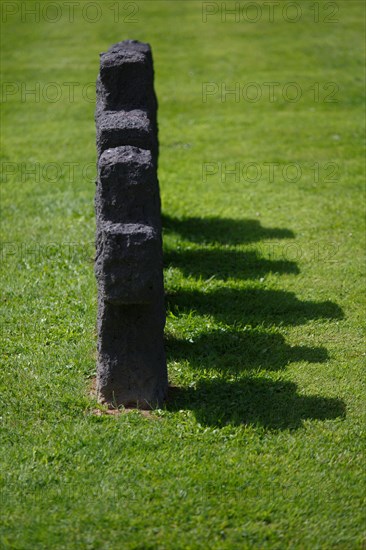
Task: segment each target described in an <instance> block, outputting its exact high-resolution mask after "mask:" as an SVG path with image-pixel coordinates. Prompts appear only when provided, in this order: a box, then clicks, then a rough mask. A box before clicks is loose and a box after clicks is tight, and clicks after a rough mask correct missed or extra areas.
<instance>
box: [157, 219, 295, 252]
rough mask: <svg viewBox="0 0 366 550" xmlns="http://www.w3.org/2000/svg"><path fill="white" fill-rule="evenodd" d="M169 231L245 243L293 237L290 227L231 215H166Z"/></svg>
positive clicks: (202, 239) (204, 241) (185, 236)
mask: <svg viewBox="0 0 366 550" xmlns="http://www.w3.org/2000/svg"><path fill="white" fill-rule="evenodd" d="M162 219H163V227H164V230H165V231H168V232H174V233H178V234H179V235H180V236H181V238H182V239H185V240H188V241H191V242H194V243H200V244H209V243H211V244H214V243H218V244H230V245H235V244H245V243H253V242H257V241H263V240H266V239H293V238H294V236H295V235H294V233H293V231H291V230H290V229H282V228H277V227H262V226H261V224H260V222H259V221H258V220H233V219H230V218H217V217H207V218H193V217H192V218H185V219H178V218H173V217H171V216H168V215H166V214H164V215H163V218H162Z"/></svg>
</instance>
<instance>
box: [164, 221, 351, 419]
mask: <svg viewBox="0 0 366 550" xmlns="http://www.w3.org/2000/svg"><path fill="white" fill-rule="evenodd" d="M163 223H164V227H165V229H166V230H167V231H168V232H169V231H173V232H175V233H178V234H179V235H180V236H181V238H183V239H186V240H190V241H192V242H195V243H201V244H206V245H207V244H217V243H218V244H230V245H235V244H242V243H250V242H256V241H261V240H264V239H273V238H275V239H282V238H292V237H294V234H293V232H292V231H290V230H288V229H278V228H264V227H261V225H260V224H259V222H258V221H257V220H229V219H218V218H206V219H204V218H203V219H201V218H189V219H186V220H178V219H174V218H171V217H167V216H165V217H164V219H163ZM165 262H166V264H168V265H174V266H176V267H179V268H180V269H181V271H182V272H183V273H184V274H185V275H186V276H191V275H193V276H196V277H201V276H202V277H204V278H207V277H212V276H214V277H215V278H216V279H221V280H225V279H228V278H233V279H243V278H253V279H255V278H259V277H261V276H262V275H263V274H265V273H266V272H269V271H272V272H277V273H294V274H296V273H298V272H299V269H298V267H297V265H296V263H295V262H289V261H287V260H284V261H274V260H267V259H264V258H261V257H259V256H258V255H257V254H256V253H255V252H253V251H245V252H243V251H237V250H225V249H221V250H220V249H218V250H217V249H212V248H207V247H206V248H204V247H203V248H202V249H200V250H197V249H195V250H189V249H187V248H186V249H184V248H183V249H181V250H178V251H168V252H167V253H166V254H165ZM167 302H168V303H167V306H168V310H170V311H171V312H172V313H173V314H174V315H176V316H179V315H181V314H182V313H183V314H189V313H190V312H192V311H195V312H196V313H197V314H199V315H212V316H214V317H215V319H216V320H217V321H219V322H221V323H222V324H223V326H226V327H227V326H230V325H231V328H229V329H225V328H223V329H222V330H221V331H220V330H216V331H213V332H209V333H207V334H203V335H200V336H198V337H196V338H193V339H190V340H188V341H187V340H185V341H183V340H169V339H168V341H167V356H168V359H170V360H182V359H185V360H188V361H189V364H190V365H191V366H192V367H193V368H197V369H200V370H205V369H206V370H207V369H215V370H216V372H217V373H219V374H220V375H221V376H222V379H221V380H220V379H215V380H200V381H199V383H198V385H197V386H196V388H175V391H174V393H173V397H171V399H170V400H169V402H168V408H169V409H170V410H179V409H182V408H191V409H192V410H194V412H195V415H196V417H197V419H198V421H199V422H200V423H202V424H206V425H212V426H219V427H222V426H225V425H227V424H233V425H239V424H252V425H261V426H263V427H266V428H269V429H296V428H299V427H300V426H301V424H302V422H303V420H304V419H319V420H324V419H326V418H336V417H342V416H344V415H345V406H344V403H343V402H342V401H341V400H339V399H329V398H325V397H320V396H301V395H298V394H297V391H296V385H295V384H293V383H291V382H282V381H280V382H278V381H271V380H268V379H263V378H261V379H260V378H249V377H248V375H244V378H243V371H244V372H245V371H247V372H248V371H253V370H258V369H260V370H279V369H282V368H284V367H286V365H288V364H289V363H290V362H291V361H307V362H323V361H326V360H327V359H328V353H327V350H326V349H325V348H321V347H305V346H292V347H291V346H288V345H287V344H286V342H285V339H284V338H283V336H282V335H281V334H278V333H274V332H273V327H275V326H276V325H294V326H295V325H299V324H302V323H306V322H307V321H309V320H312V319H341V318H343V311H342V309H341V308H340V307H339V306H338V305H337V304H335V303H333V302H330V301H323V302H314V301H311V300H306V301H302V300H299V299H298V298H297V297H296V295H295V294H294V293H292V292H287V291H283V290H268V289H260V288H253V289H250V288H245V289H238V288H229V287H222V288H217V287H216V288H214V289H212V290H208V291H198V290H187V289H182V290H180V291H179V292H176V293H170V294H168V295H167ZM248 326H250V327H251V328H250V330H248V329H247V327H248ZM264 327H267V328H268V329H269V327H271V330H270V331H269V330H267V331H266V330H265V328H264ZM228 374H229V375H230V376H235V375H238V378H237V380H236V381H228V380H227V379H225V377H226V375H228Z"/></svg>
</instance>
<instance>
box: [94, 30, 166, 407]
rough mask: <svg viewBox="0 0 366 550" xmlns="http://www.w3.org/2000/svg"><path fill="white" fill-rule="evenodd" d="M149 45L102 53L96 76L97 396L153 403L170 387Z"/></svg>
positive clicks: (118, 402)
mask: <svg viewBox="0 0 366 550" xmlns="http://www.w3.org/2000/svg"><path fill="white" fill-rule="evenodd" d="M153 78H154V72H153V63H152V55H151V50H150V47H149V45H148V44H141V43H139V42H135V41H130V40H127V41H125V42H119V43H118V44H116V45H114V46H112V47H111V48H110V50H109V51H108V52H107V53H104V54H101V60H100V74H99V76H98V80H97V108H96V127H97V151H98V177H97V190H96V196H95V207H96V217H97V235H96V248H97V253H96V260H95V274H96V278H97V283H98V322H97V329H98V344H97V348H98V361H97V392H98V399H99V400H100V401H101V402H104V403H107V404H112V405H125V406H138V407H141V408H150V407H154V406H158V405H159V404H161V403H162V401H163V400H164V398H165V395H166V390H167V386H168V380H167V369H166V360H165V353H164V347H163V333H164V325H165V306H164V287H163V260H162V239H161V213H160V195H159V184H158V178H157V161H158V158H157V157H158V138H157V122H156V111H157V101H156V97H155V92H154V85H153Z"/></svg>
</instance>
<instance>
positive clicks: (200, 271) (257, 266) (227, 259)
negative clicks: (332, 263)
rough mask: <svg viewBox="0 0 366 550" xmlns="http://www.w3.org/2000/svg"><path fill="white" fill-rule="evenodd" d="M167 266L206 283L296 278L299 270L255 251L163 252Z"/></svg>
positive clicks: (283, 261) (184, 250)
mask: <svg viewBox="0 0 366 550" xmlns="http://www.w3.org/2000/svg"><path fill="white" fill-rule="evenodd" d="M164 263H165V265H166V266H170V265H173V266H174V267H178V268H179V269H180V270H181V271H182V273H183V274H184V275H185V276H186V277H189V276H194V277H196V278H199V277H203V278H204V279H208V278H210V277H215V278H216V279H220V280H226V279H229V278H231V279H259V278H260V277H263V275H266V274H267V273H269V272H272V273H280V274H286V273H292V274H298V273H299V268H298V267H297V264H296V263H295V262H292V261H289V260H268V259H266V258H261V257H260V256H259V255H258V254H257V253H256V252H255V251H253V250H249V251H245V252H242V251H239V250H223V249H219V250H217V249H207V248H206V249H199V250H197V249H196V250H187V249H182V250H173V251H171V250H168V251H166V252H164Z"/></svg>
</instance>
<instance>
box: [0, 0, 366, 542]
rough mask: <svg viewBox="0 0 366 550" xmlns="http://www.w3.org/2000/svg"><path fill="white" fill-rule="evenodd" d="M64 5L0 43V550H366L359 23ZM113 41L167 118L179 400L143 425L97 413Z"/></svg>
mask: <svg viewBox="0 0 366 550" xmlns="http://www.w3.org/2000/svg"><path fill="white" fill-rule="evenodd" d="M5 4H8V5H10V4H11V6H13V7H11V10H14V6H15V7H16V8H17V7H19V10H21V9H22V5H26V6H27V7H28V8H30V7H32V6H33V7H34V5H35V4H34V3H33V2H26V3H25V2H19V3H15V2H12V3H6V2H3V5H2V8H3V9H5V8H4V5H5ZM53 4H55V3H53ZM64 4H65V3H63V4H62V3H60V4H59V5H60V6H61V9H62V16H61V18H60V19H59V21H57V22H55V23H51V22H50V21H47V20H46V18H45V17H44V16H42V14H41V16H40V20H39V22H37V21H35V20H34V18H32V16H27V17H23V19H25V21H23V22H22V21H21V18H20V16H19V14H18V15H10V14H7V15H6V17H5V18H3V23H2V58H1V59H2V81H3V88H2V92H3V104H2V201H1V206H2V220H3V223H2V237H1V239H2V242H3V246H2V263H1V266H2V282H3V293H2V306H3V308H2V309H3V311H2V341H3V345H2V350H3V352H2V353H3V355H2V358H3V359H2V369H1V408H2V412H1V433H2V445H1V489H0V496H1V523H2V527H1V537H2V538H1V545H2V548H11V549H19V550H24V549H27V550H28V549H47V550H48V549H50V548H57V549H59V548H60V549H61V548H62V549H63V548H66V549H74V548H75V549H76V548H78V549H79V548H85V549H95V550H101V549H103V550H104V549H112V548H113V549H114V548H121V549H123V550H124V549H135V550H137V549H141V550H146V549H161V550H162V549H180V548H182V549H198V548H212V549H214V548H215V549H236V548H237V549H242V548H278V549H282V548H311V549H313V548H340V549H343V548H345V549H347V548H349V549H355V548H362V547H363V546H362V544H363V537H364V509H363V493H364V488H365V487H364V485H363V482H362V479H363V478H362V472H363V467H364V454H363V451H364V445H365V438H364V387H363V370H362V366H363V364H364V358H365V350H364V346H363V339H362V336H363V334H364V333H363V329H364V318H363V317H364V316H363V314H364V308H365V303H364V295H363V286H362V283H363V274H364V273H363V259H364V258H363V254H364V244H365V243H364V229H365V227H364V221H363V200H364V195H363V180H364V164H363V153H364V149H363V144H362V136H363V124H364V118H363V117H364V111H363V101H364V93H363V90H364V89H363V55H364V41H363V33H364V15H365V14H364V4H363V2H358V1H352V0H348V1H343V0H342V1H338V2H336V3H332V4H335V5H336V7H338V11H337V13H336V15H334V16H331V17H330V14H331V12H332V10H333V7H334V6H333V7H332V6H331V7H329V3H328V4H327V3H323V2H320V3H319V4H317V3H315V4H316V5H318V8H319V19H320V21H319V22H318V23H316V22H314V17H315V15H316V13H315V12H314V9H315V8H314V7H311V6H314V5H313V4H312V3H311V2H306V1H298V2H297V3H296V4H297V5H298V6H300V9H301V14H302V16H301V18H300V19H299V21H296V22H292V23H291V22H289V21H288V20H286V18H284V17H283V16H282V15H281V13H282V12H281V10H280V11H279V12H275V16H274V21H273V22H271V21H269V17H268V12H267V11H266V9H268V8H265V7H264V6H262V4H260V5H261V6H262V17H261V18H260V19H259V20H258V21H257V22H252V23H250V22H248V20H247V19H248V18H244V17H243V16H241V17H240V18H239V19H240V20H239V21H235V20H234V17H231V19H230V17H228V18H227V20H226V21H225V20H224V21H222V18H221V14H220V12H218V13H217V14H214V15H212V16H209V17H208V18H207V22H206V23H205V22H203V21H202V9H206V8H203V4H202V3H201V2H198V1H177V2H168V1H155V0H151V1H137V2H134V3H133V4H134V5H136V6H137V8H138V12H137V14H135V15H132V16H129V15H128V14H129V13H130V10H131V7H127V8H126V6H125V4H124V3H123V2H118V3H114V4H116V5H117V4H118V5H119V7H120V14H119V15H118V14H117V15H118V16H117V21H115V20H114V19H115V17H116V15H115V14H116V12H115V11H113V10H112V9H111V8H110V3H108V2H99V3H97V5H98V6H99V8H100V10H101V16H100V17H99V19H98V20H97V21H96V22H94V23H92V22H90V19H92V18H93V17H96V16H95V15H94V13H93V11H92V8H90V11H89V12H86V14H87V17H85V12H84V17H83V9H85V5H86V4H88V2H79V3H77V6H76V7H75V12H74V18H73V20H72V21H70V20H69V19H70V17H69V15H68V11H67V10H66V8H65V6H64ZM89 4H90V3H89ZM94 4H95V3H94ZM226 4H227V7H228V8H229V7H231V6H232V5H233V4H234V3H226ZM38 5H39V8H38V9H44V8H45V6H47V3H45V2H40V3H38ZM220 5H221V4H220V3H214V7H215V6H216V7H217V6H218V10H220ZM242 5H244V3H242ZM62 6H64V8H62ZM281 6H282V4H281ZM7 9H8V8H7ZM9 9H10V8H9ZM115 9H117V8H116V7H115V8H114V10H115ZM133 11H135V8H134V7H133ZM7 13H8V12H7ZM19 13H21V11H20V12H19ZM52 13H53V12H52V11H51V8H50V12H49V18H52V17H53V16H54V15H52ZM245 13H247V12H245ZM248 14H249V15H248V17H249V18H254V15H253V14H251V13H249V12H248ZM288 15H289V17H293V12H291V10H290V11H289V12H288ZM126 16H127V19H131V18H133V19H136V22H129V21H124V20H123V19H126ZM326 17H329V18H332V19H333V18H335V19H337V21H336V22H333V23H330V22H328V21H324V19H326ZM88 18H89V20H88ZM224 19H225V18H224ZM125 38H135V39H139V40H142V41H146V42H149V43H151V45H152V47H153V54H154V59H155V70H156V90H157V94H158V98H159V128H160V144H161V156H160V164H159V178H160V185H161V194H162V206H163V214H164V251H165V266H166V269H165V280H166V295H167V325H166V349H167V357H168V368H169V379H170V382H171V385H172V386H174V389H173V390H172V391H171V396H170V399H169V401H168V402H167V404H166V406H165V407H164V409H162V410H158V411H154V413H153V414H152V415H151V416H150V417H148V418H146V417H145V416H142V415H141V414H140V413H139V412H138V411H135V412H131V413H128V414H121V415H119V416H113V417H111V416H107V415H100V416H98V415H96V414H94V412H93V411H95V409H96V408H97V407H98V406H97V403H96V402H95V398H94V397H93V395H92V394H91V392H90V388H91V386H92V380H93V377H94V375H95V347H96V335H95V319H96V285H95V280H94V274H93V253H94V249H93V240H94V230H95V222H94V209H93V208H94V207H93V196H94V191H95V185H94V181H93V179H94V178H95V167H94V164H95V158H96V154H95V129H94V119H93V116H94V102H93V91H92V88H93V82H94V81H95V78H96V75H97V73H98V62H99V59H98V54H99V52H101V51H105V50H106V49H107V48H108V47H109V46H110V45H111V44H113V43H115V42H117V41H119V40H123V39H125ZM249 82H251V83H256V87H252V88H250V89H249V88H244V87H245V85H246V84H248V83H249ZM268 82H276V83H279V84H277V85H276V91H275V95H274V97H273V98H272V99H273V101H272V100H269V96H268V86H265V85H264V83H268ZM290 82H292V83H295V84H296V89H297V90H298V89H299V87H300V89H301V92H302V94H301V97H300V98H299V100H298V101H289V99H288V97H293V95H292V94H293V93H294V90H295V88H294V87H292V88H291V87H290V88H285V87H286V86H287V84H288V83H290ZM25 83H26V86H27V90H32V89H33V90H36V92H35V95H29V94H28V95H26V93H25V89H24V86H25ZM51 83H53V85H54V87H53V88H52V86H51ZM65 83H74V95H69V90H70V86H69V85H66V84H65ZM205 83H211V84H210V86H211V87H210V88H205V86H206V84H205ZM212 83H214V84H212ZM316 83H318V84H316ZM329 83H332V84H331V87H329ZM4 85H5V87H4ZM222 85H224V86H226V87H227V90H229V89H235V86H236V85H239V88H240V94H241V95H240V97H239V100H238V98H237V97H235V96H233V95H231V96H230V95H227V96H225V95H222V94H221V90H222V89H224V90H225V88H222ZM203 86H204V89H209V90H211V92H212V94H211V95H209V96H206V97H205V99H206V101H203V96H202V89H203ZM327 86H328V87H327ZM244 89H245V90H247V92H248V95H247V96H246V95H245V93H244V92H243V90H244ZM258 89H259V90H261V91H262V94H263V95H262V97H261V98H260V99H259V100H258V101H256V102H253V101H250V100H248V96H249V95H250V94H251V93H252V94H254V91H255V90H258ZM284 89H285V90H287V91H288V95H287V96H286V93H285V97H284V95H283V91H284ZM60 90H61V97H60V98H58V99H57V101H52V99H54V98H55V97H56V98H57V95H56V96H55V94H57V93H58V94H59V92H60ZM215 90H218V91H215ZM316 90H319V95H317V91H316ZM243 93H244V96H243ZM330 93H332V94H333V95H332V96H331V97H329V95H328V94H330ZM250 97H254V95H251V96H250ZM50 98H51V99H50ZM329 99H336V101H329ZM70 163H72V167H71V164H70ZM248 163H252V164H251V165H250V166H249V167H248ZM268 163H270V164H271V163H272V167H273V170H274V173H273V177H272V176H271V175H270V173H269V170H270V168H269V166H268ZM273 163H277V164H276V165H273ZM291 163H297V165H296V166H295V167H294V165H293V164H291ZM329 163H330V164H329ZM235 165H236V169H237V170H238V169H239V170H240V173H239V176H238V172H237V173H236V175H235V174H234V175H230V174H226V175H225V166H226V169H227V170H228V169H232V168H233V167H235ZM299 166H300V169H301V175H300V177H298V169H299ZM238 167H239V168H238ZM31 170H33V171H34V170H36V172H35V173H31ZM37 170H38V172H37ZM258 170H260V171H261V173H260V174H259V177H257V174H258ZM287 170H288V172H287ZM208 171H210V173H212V174H211V175H209V174H208V173H207V172H208Z"/></svg>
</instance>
